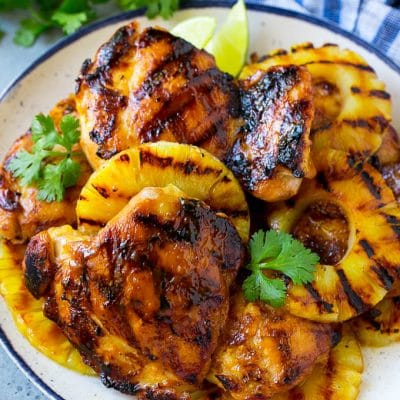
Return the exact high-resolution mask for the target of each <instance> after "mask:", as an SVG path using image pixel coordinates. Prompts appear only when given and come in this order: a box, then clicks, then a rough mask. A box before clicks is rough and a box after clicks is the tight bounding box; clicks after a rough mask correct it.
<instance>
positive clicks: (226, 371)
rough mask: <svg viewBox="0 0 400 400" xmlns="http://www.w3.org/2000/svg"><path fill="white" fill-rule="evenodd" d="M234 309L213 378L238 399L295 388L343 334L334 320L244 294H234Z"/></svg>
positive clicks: (216, 361) (266, 397)
mask: <svg viewBox="0 0 400 400" xmlns="http://www.w3.org/2000/svg"><path fill="white" fill-rule="evenodd" d="M229 315H230V316H229V320H228V323H227V327H226V330H225V332H224V335H223V338H222V341H221V344H220V346H219V348H218V350H217V352H216V354H215V356H214V360H213V363H212V366H211V370H210V372H209V374H208V379H209V380H210V381H211V382H213V383H215V384H216V385H217V386H219V387H220V388H222V389H223V390H224V391H225V392H226V393H227V394H228V395H230V396H231V397H232V398H233V399H236V400H250V399H259V400H263V399H269V398H271V397H272V396H273V395H274V394H277V393H280V392H285V391H288V390H290V389H291V388H292V387H293V386H295V385H297V384H299V383H300V382H302V381H303V380H304V379H305V378H306V377H307V376H308V375H310V374H311V372H312V369H313V367H314V365H315V363H316V362H318V361H320V360H321V359H322V358H324V357H325V356H327V354H328V352H329V350H330V349H331V347H332V345H336V344H337V342H338V341H339V339H340V333H339V332H337V331H336V330H335V329H334V328H333V327H332V325H328V324H319V323H315V322H311V321H306V320H303V319H300V318H297V317H294V316H291V315H290V314H288V313H287V312H285V311H282V310H277V309H274V308H272V307H269V306H267V305H266V304H264V303H261V302H257V303H246V301H245V300H244V299H243V297H242V296H241V294H236V295H235V296H234V298H233V300H232V305H231V309H230V314H229ZM230 396H228V397H230Z"/></svg>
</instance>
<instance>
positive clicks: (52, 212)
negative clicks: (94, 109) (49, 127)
mask: <svg viewBox="0 0 400 400" xmlns="http://www.w3.org/2000/svg"><path fill="white" fill-rule="evenodd" d="M71 113H75V100H74V98H73V97H72V96H71V97H69V98H67V99H65V100H62V101H60V102H59V103H57V104H56V106H55V107H54V108H53V109H52V110H51V111H50V116H51V117H52V118H53V120H54V122H55V125H56V126H57V127H58V124H59V122H60V120H61V118H62V117H63V116H64V115H66V114H71ZM32 146H33V141H32V137H31V133H30V132H29V131H28V132H27V133H26V134H25V135H23V136H21V137H20V138H19V139H17V140H16V141H15V142H14V144H13V145H12V146H11V148H10V150H9V151H8V152H7V154H6V156H5V158H4V161H3V164H2V165H1V166H0V237H1V238H4V239H7V240H10V241H12V242H13V243H21V242H25V241H26V240H27V239H29V238H30V237H32V236H33V235H34V234H35V233H37V232H39V231H41V230H43V229H47V228H49V227H51V226H60V225H64V224H74V223H75V222H76V213H75V207H76V202H77V200H78V196H79V192H80V190H81V188H82V186H83V185H84V183H85V182H86V180H87V178H88V177H89V175H90V172H91V169H90V166H89V164H88V163H87V162H86V160H85V158H84V157H80V158H79V163H80V165H81V177H80V180H79V182H78V184H77V185H76V186H74V187H71V188H69V189H67V191H66V195H65V198H64V200H63V201H61V202H51V203H48V202H46V201H40V200H38V199H37V194H38V189H37V188H36V187H33V186H22V185H21V184H20V181H19V179H16V178H14V176H13V175H12V173H11V172H10V171H8V168H7V165H8V163H9V162H10V160H11V159H12V158H13V157H14V156H15V155H16V154H17V153H18V152H19V151H20V150H22V149H24V150H27V151H30V150H31V149H32ZM76 150H78V149H76Z"/></svg>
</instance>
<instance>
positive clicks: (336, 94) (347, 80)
mask: <svg viewBox="0 0 400 400" xmlns="http://www.w3.org/2000/svg"><path fill="white" fill-rule="evenodd" d="M287 64H295V65H304V66H306V67H307V69H308V71H309V72H310V73H311V76H312V82H313V88H314V105H315V118H314V122H313V126H312V129H311V132H312V137H313V161H314V163H315V166H316V168H317V169H320V168H321V166H323V165H325V159H324V157H323V156H321V150H323V149H326V148H333V149H339V150H344V151H346V152H351V153H354V154H363V155H366V156H367V155H370V154H373V153H374V152H376V151H377V150H378V148H379V147H380V145H381V143H382V134H383V132H384V130H385V129H386V127H387V126H388V124H389V122H390V120H391V106H390V95H389V94H388V93H387V92H386V91H385V90H384V89H385V85H384V83H382V82H381V81H379V80H378V79H377V76H376V74H375V72H374V70H373V69H372V68H371V67H370V66H369V65H368V64H367V63H366V61H365V60H364V59H363V58H362V57H360V56H359V55H358V54H356V53H354V52H352V51H350V50H344V49H340V48H339V47H337V46H335V45H326V46H323V47H320V48H314V47H313V46H312V44H310V43H307V44H302V45H297V46H294V47H292V49H291V51H290V52H286V51H284V50H275V51H273V52H271V53H270V54H268V55H267V56H266V57H265V58H264V59H263V60H261V61H260V62H258V63H255V64H251V65H248V66H246V67H245V68H244V69H243V71H242V74H241V78H242V79H243V78H247V77H248V76H250V75H252V74H253V73H255V72H256V71H257V70H260V69H262V70H267V69H268V68H270V67H271V66H274V65H287Z"/></svg>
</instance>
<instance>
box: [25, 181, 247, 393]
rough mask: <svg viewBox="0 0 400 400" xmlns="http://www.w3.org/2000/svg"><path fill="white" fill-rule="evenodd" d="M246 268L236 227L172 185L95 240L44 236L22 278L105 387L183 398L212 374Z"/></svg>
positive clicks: (62, 231)
mask: <svg viewBox="0 0 400 400" xmlns="http://www.w3.org/2000/svg"><path fill="white" fill-rule="evenodd" d="M243 261H244V246H243V245H242V242H241V239H240V237H239V235H238V233H237V232H236V230H235V228H234V227H233V225H232V224H231V223H230V222H229V220H228V219H227V218H226V217H225V216H224V215H222V214H216V213H214V212H213V211H212V210H211V209H210V208H209V207H208V206H207V205H205V203H203V202H201V201H198V200H194V199H191V198H188V197H186V195H184V194H183V192H181V191H180V190H178V189H177V188H176V187H174V186H172V185H170V186H168V187H166V188H147V189H144V190H143V191H141V192H140V193H139V194H138V195H136V196H135V197H133V198H132V200H131V201H130V202H129V204H128V205H127V206H126V207H125V208H124V209H123V210H122V211H121V212H120V213H119V214H118V215H117V216H116V217H115V218H113V219H112V220H111V221H110V222H109V223H108V224H107V225H106V226H105V227H104V228H103V229H102V230H100V232H99V233H98V234H97V236H95V237H89V236H85V235H82V234H80V233H79V232H77V231H74V230H73V229H72V228H70V227H69V226H65V227H61V228H54V229H50V230H48V231H44V232H41V233H39V234H38V235H36V236H35V237H34V238H33V239H32V240H31V242H30V243H29V245H28V248H27V252H26V257H25V263H24V268H25V272H24V273H25V279H26V285H27V287H28V288H29V289H30V291H31V292H32V294H33V295H35V296H36V297H38V296H44V297H45V308H44V312H45V314H46V316H47V317H49V318H50V319H52V320H53V321H55V322H56V323H57V324H58V325H59V326H60V327H61V329H62V330H63V332H64V333H65V334H66V336H67V337H68V339H69V340H70V341H71V342H72V343H73V344H74V345H75V346H76V347H77V348H78V350H79V351H80V353H81V355H82V357H83V359H84V361H85V362H86V363H87V364H88V365H90V366H91V367H92V368H93V369H94V370H95V371H96V372H97V373H98V374H100V376H101V379H102V381H103V383H104V384H105V385H107V386H109V387H114V388H115V389H117V390H120V391H122V392H124V393H128V394H136V395H138V396H139V398H147V399H148V398H152V399H166V398H168V399H186V398H188V393H189V392H190V391H193V390H195V389H196V388H197V387H198V385H199V384H200V383H201V382H202V380H203V379H204V377H205V375H206V373H207V371H208V369H209V366H210V361H211V355H212V354H213V352H214V350H215V349H216V346H217V341H218V338H219V335H220V333H221V330H222V329H223V327H224V325H225V322H226V318H227V314H228V306H229V304H228V303H229V285H230V283H231V282H232V280H233V279H234V277H235V276H236V272H237V270H238V269H239V268H240V266H241V265H242V264H243Z"/></svg>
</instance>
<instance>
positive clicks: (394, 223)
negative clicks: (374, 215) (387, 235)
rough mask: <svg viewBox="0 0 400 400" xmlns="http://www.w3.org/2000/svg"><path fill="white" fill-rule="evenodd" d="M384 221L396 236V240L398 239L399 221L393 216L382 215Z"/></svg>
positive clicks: (399, 232) (399, 236) (399, 237)
mask: <svg viewBox="0 0 400 400" xmlns="http://www.w3.org/2000/svg"><path fill="white" fill-rule="evenodd" d="M382 215H383V216H384V218H385V219H386V221H387V222H388V223H389V225H390V227H391V228H392V230H393V232H394V233H395V234H396V236H397V238H398V239H400V219H399V218H397V217H396V216H395V215H390V214H384V213H382Z"/></svg>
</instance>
